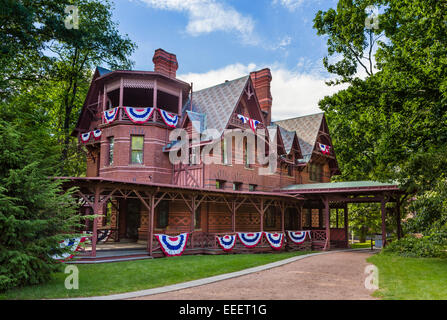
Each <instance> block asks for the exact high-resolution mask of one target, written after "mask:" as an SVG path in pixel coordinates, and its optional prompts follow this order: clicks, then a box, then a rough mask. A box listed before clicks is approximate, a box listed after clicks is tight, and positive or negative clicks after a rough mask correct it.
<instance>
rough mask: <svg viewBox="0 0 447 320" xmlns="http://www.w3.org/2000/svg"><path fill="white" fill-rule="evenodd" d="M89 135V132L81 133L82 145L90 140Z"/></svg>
mask: <svg viewBox="0 0 447 320" xmlns="http://www.w3.org/2000/svg"><path fill="white" fill-rule="evenodd" d="M90 133H91V132H86V133H81V141H82V142H83V143H87V142H88V141H89V140H90Z"/></svg>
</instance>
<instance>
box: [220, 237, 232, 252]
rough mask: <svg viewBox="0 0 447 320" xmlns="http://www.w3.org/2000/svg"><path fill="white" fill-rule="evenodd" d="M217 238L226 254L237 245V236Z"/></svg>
mask: <svg viewBox="0 0 447 320" xmlns="http://www.w3.org/2000/svg"><path fill="white" fill-rule="evenodd" d="M216 238H217V242H218V243H219V245H220V247H221V248H222V249H223V251H225V252H228V251H231V249H233V248H234V245H235V244H236V235H231V236H229V235H225V236H223V237H219V236H216Z"/></svg>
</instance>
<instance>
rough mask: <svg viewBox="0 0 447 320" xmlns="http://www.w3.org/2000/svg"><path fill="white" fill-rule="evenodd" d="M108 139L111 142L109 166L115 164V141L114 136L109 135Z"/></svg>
mask: <svg viewBox="0 0 447 320" xmlns="http://www.w3.org/2000/svg"><path fill="white" fill-rule="evenodd" d="M107 140H108V142H109V166H111V165H112V164H113V148H114V146H115V141H114V139H113V137H108V138H107Z"/></svg>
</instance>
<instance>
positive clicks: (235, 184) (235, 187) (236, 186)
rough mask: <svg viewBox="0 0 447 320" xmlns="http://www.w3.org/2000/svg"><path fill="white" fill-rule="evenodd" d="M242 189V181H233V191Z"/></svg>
mask: <svg viewBox="0 0 447 320" xmlns="http://www.w3.org/2000/svg"><path fill="white" fill-rule="evenodd" d="M240 190H242V183H241V182H233V191H240Z"/></svg>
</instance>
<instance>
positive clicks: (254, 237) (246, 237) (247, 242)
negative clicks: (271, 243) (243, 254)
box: [237, 232, 262, 248]
mask: <svg viewBox="0 0 447 320" xmlns="http://www.w3.org/2000/svg"><path fill="white" fill-rule="evenodd" d="M237 237H238V238H239V241H240V242H241V243H242V244H243V245H244V246H245V247H247V248H254V247H256V246H257V245H258V243H259V241H261V238H262V232H251V233H242V232H239V233H238V234H237Z"/></svg>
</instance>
